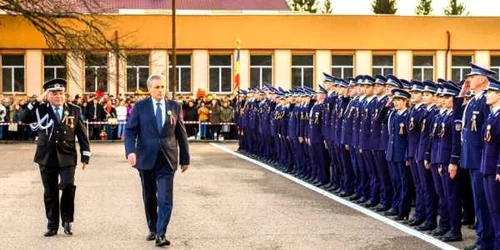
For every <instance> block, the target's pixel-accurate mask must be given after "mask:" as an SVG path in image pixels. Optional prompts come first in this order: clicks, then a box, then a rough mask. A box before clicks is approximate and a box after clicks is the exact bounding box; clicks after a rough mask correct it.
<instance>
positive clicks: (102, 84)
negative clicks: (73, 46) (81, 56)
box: [85, 55, 108, 93]
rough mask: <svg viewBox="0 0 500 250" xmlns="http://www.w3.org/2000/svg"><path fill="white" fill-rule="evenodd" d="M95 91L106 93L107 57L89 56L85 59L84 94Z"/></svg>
mask: <svg viewBox="0 0 500 250" xmlns="http://www.w3.org/2000/svg"><path fill="white" fill-rule="evenodd" d="M97 90H101V91H103V92H108V56H107V55H89V56H86V57H85V92H86V93H95V92H96V91H97Z"/></svg>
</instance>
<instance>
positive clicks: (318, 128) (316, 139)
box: [307, 102, 326, 144]
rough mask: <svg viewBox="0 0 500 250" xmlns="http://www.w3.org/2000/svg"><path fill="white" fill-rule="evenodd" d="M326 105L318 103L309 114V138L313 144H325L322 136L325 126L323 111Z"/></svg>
mask: <svg viewBox="0 0 500 250" xmlns="http://www.w3.org/2000/svg"><path fill="white" fill-rule="evenodd" d="M325 108H326V107H325V103H324V102H323V103H316V104H314V106H313V107H312V108H311V111H310V112H309V129H308V130H307V138H309V140H310V141H311V144H312V143H323V141H324V138H323V134H322V126H323V125H322V124H323V117H322V115H323V110H324V109H325Z"/></svg>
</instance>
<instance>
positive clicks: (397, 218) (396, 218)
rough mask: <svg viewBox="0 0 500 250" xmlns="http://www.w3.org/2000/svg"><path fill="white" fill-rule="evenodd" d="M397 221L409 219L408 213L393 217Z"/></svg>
mask: <svg viewBox="0 0 500 250" xmlns="http://www.w3.org/2000/svg"><path fill="white" fill-rule="evenodd" d="M393 220H395V221H405V220H408V215H400V214H398V215H396V217H394V218H393Z"/></svg>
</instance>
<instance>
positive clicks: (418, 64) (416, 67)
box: [413, 56, 434, 81]
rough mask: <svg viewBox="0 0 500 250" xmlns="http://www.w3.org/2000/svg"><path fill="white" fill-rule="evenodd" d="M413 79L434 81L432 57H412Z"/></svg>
mask: <svg viewBox="0 0 500 250" xmlns="http://www.w3.org/2000/svg"><path fill="white" fill-rule="evenodd" d="M413 79H415V80H419V81H425V80H434V56H413Z"/></svg>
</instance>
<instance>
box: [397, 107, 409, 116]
mask: <svg viewBox="0 0 500 250" xmlns="http://www.w3.org/2000/svg"><path fill="white" fill-rule="evenodd" d="M406 110H408V109H407V108H404V109H403V110H401V111H398V115H401V114H403V113H404V112H406Z"/></svg>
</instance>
